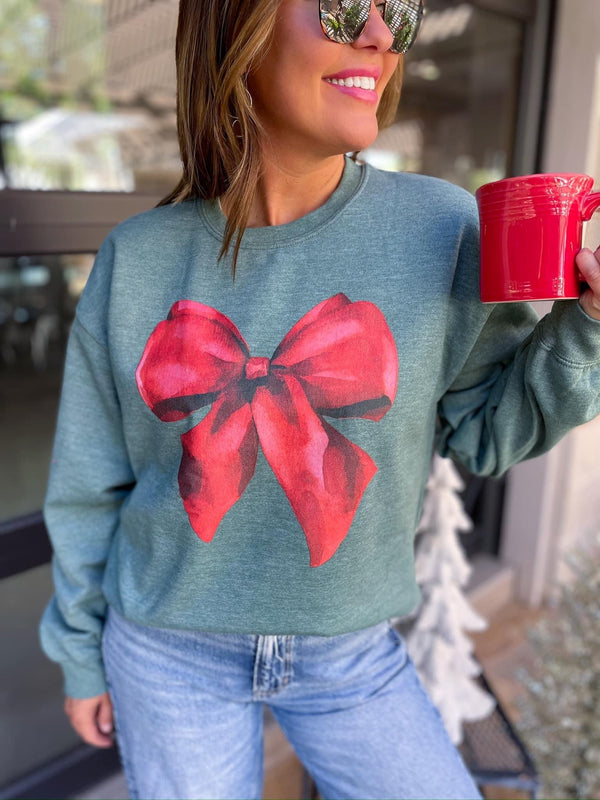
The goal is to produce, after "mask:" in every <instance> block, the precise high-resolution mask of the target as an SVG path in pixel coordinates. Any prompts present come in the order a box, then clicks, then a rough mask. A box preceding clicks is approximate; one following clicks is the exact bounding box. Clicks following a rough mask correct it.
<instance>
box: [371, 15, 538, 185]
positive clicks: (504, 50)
mask: <svg viewBox="0 0 600 800" xmlns="http://www.w3.org/2000/svg"><path fill="white" fill-rule="evenodd" d="M427 10H428V13H427V14H426V16H425V18H424V21H423V25H422V27H421V31H420V33H419V36H418V38H417V41H416V43H415V45H414V47H413V48H412V49H411V50H410V51H409V52H408V53H407V55H406V56H405V62H404V85H403V90H402V98H401V100H400V107H399V110H398V114H397V117H396V122H395V124H394V125H392V126H391V127H390V128H388V129H386V130H383V131H382V132H381V133H380V135H379V136H378V138H377V140H376V141H375V142H374V144H373V145H372V146H371V147H370V148H368V149H367V150H365V151H364V152H363V153H362V154H361V159H364V160H365V161H369V162H371V163H372V164H374V165H375V166H378V167H380V168H382V169H388V170H406V171H409V172H420V173H424V174H426V175H435V176H437V177H440V178H444V179H446V180H449V181H451V182H452V183H457V184H459V185H460V186H463V187H464V188H466V189H468V190H469V191H472V192H474V191H475V189H476V188H477V187H478V186H480V185H481V184H483V183H486V182H488V181H492V180H498V179H500V178H503V177H505V176H506V175H507V174H509V173H510V169H511V160H512V153H513V144H514V135H515V124H516V115H517V103H518V93H519V75H520V68H521V54H522V47H523V23H522V22H519V21H517V20H515V19H511V18H509V17H505V16H502V15H501V14H498V13H493V12H491V11H483V10H481V9H480V8H477V7H476V6H475V4H473V3H461V4H458V5H455V4H450V3H448V2H447V1H445V0H428V2H427Z"/></svg>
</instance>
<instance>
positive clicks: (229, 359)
mask: <svg viewBox="0 0 600 800" xmlns="http://www.w3.org/2000/svg"><path fill="white" fill-rule="evenodd" d="M397 379H398V356H397V353H396V345H395V343H394V339H393V337H392V333H391V331H390V329H389V327H388V324H387V322H386V320H385V317H384V316H383V314H382V313H381V311H380V310H379V309H378V308H377V306H375V305H374V304H373V303H368V302H357V303H352V302H350V300H348V298H347V297H346V296H345V295H343V294H337V295H335V296H334V297H331V298H329V300H324V301H323V302H322V303H319V305H317V306H315V307H314V308H313V309H312V310H311V311H309V312H308V313H307V314H305V315H304V316H303V317H302V319H300V320H299V321H298V322H297V323H296V324H295V325H294V326H293V327H292V329H291V330H290V332H289V333H288V334H287V335H286V336H285V337H284V338H283V340H282V341H281V343H280V344H279V346H278V347H277V349H276V350H275V353H274V354H273V357H272V358H271V359H268V358H261V357H254V356H250V351H249V349H248V345H247V344H246V342H245V341H244V338H243V337H242V335H241V333H240V332H239V331H238V329H237V328H236V326H235V325H234V324H233V322H231V320H230V319H228V317H226V316H225V315H224V314H221V313H220V312H219V311H216V310H215V309H214V308H210V306H205V305H202V304H201V303H196V302H194V301H192V300H181V301H179V302H178V303H175V304H174V305H173V307H172V308H171V311H170V312H169V316H168V317H167V319H166V320H164V321H163V322H159V324H158V325H157V326H156V328H155V329H154V331H153V332H152V334H151V335H150V338H149V339H148V343H147V344H146V348H145V350H144V353H143V355H142V358H141V361H140V363H139V365H138V368H137V370H136V381H137V385H138V389H139V391H140V394H141V396H142V398H143V399H144V402H145V403H146V404H147V406H148V407H149V408H150V409H151V410H152V411H153V412H154V414H156V415H157V416H158V417H159V418H160V419H161V420H163V421H164V422H172V421H174V420H180V419H183V418H184V417H186V416H187V415H188V414H190V413H191V412H192V411H194V410H196V409H198V408H201V407H202V406H206V405H209V404H212V407H211V409H210V411H209V412H208V414H207V415H206V416H205V417H204V419H202V421H201V422H200V423H199V424H198V425H195V426H194V427H193V428H192V429H191V430H190V431H188V432H187V433H184V434H183V435H182V436H181V442H182V445H183V456H182V459H181V465H180V468H179V489H180V493H181V497H182V499H183V504H184V507H185V510H186V511H187V514H188V516H189V519H190V524H191V526H192V528H193V529H194V530H195V531H196V533H197V534H198V536H199V537H200V538H201V539H203V540H204V541H206V542H209V541H210V540H211V539H212V538H213V536H214V534H215V531H216V530H217V528H218V526H219V523H220V522H221V520H222V518H223V516H224V515H225V514H226V513H227V511H229V509H230V508H231V506H232V505H234V503H236V502H237V501H238V500H239V498H240V497H241V496H242V494H243V493H244V490H245V489H246V486H247V485H248V482H249V481H250V479H251V478H252V475H253V474H254V470H255V467H256V459H257V455H258V444H259V442H260V446H261V447H262V450H263V453H264V455H265V458H266V459H267V461H268V462H269V465H270V467H271V469H272V470H273V472H274V473H275V476H276V478H277V480H278V481H279V483H280V485H281V487H282V489H283V491H284V492H285V494H286V496H287V498H288V500H289V502H290V505H291V506H292V509H293V511H294V513H295V515H296V517H297V518H298V521H299V523H300V525H301V526H302V530H303V531H304V534H305V536H306V539H307V542H308V548H309V551H310V565H311V567H316V566H320V565H321V564H323V563H324V562H325V561H327V560H328V559H329V558H331V556H332V555H333V554H334V553H335V551H336V550H337V548H338V547H339V545H340V543H341V542H342V540H343V539H344V537H345V536H346V534H347V532H348V529H349V528H350V525H351V524H352V520H353V518H354V514H355V512H356V509H357V508H358V504H359V503H360V500H361V498H362V495H363V492H364V490H365V488H366V486H367V484H368V483H369V481H370V480H371V478H372V477H373V475H374V474H375V473H376V472H377V467H376V465H375V463H374V462H373V460H372V459H371V458H370V456H369V455H368V454H367V453H365V452H364V451H363V450H361V449H360V447H357V446H356V445H355V444H353V443H352V442H351V441H349V440H348V439H346V438H345V437H344V436H342V434H341V433H339V432H338V431H337V430H336V429H335V428H334V427H333V426H331V425H330V424H329V423H327V422H325V420H324V419H323V415H326V416H329V417H363V418H365V419H372V420H380V419H381V418H382V417H383V416H384V414H385V413H386V412H387V411H388V409H389V408H390V407H391V405H392V403H393V402H394V397H395V395H396V383H397Z"/></svg>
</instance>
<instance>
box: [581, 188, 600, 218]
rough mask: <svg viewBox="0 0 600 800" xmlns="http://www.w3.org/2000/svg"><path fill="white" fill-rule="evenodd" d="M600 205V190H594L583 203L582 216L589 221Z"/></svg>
mask: <svg viewBox="0 0 600 800" xmlns="http://www.w3.org/2000/svg"><path fill="white" fill-rule="evenodd" d="M599 207H600V192H593V193H592V194H588V196H587V197H584V199H583V203H582V204H581V218H582V219H583V221H584V222H587V221H588V220H589V219H591V218H592V214H593V213H594V211H595V210H596V209H597V208H599Z"/></svg>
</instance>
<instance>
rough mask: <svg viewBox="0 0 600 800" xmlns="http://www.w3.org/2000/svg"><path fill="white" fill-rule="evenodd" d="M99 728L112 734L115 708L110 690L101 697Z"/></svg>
mask: <svg viewBox="0 0 600 800" xmlns="http://www.w3.org/2000/svg"><path fill="white" fill-rule="evenodd" d="M97 723H98V728H99V729H100V731H101V732H102V733H105V734H111V733H112V731H113V725H114V722H113V708H112V703H111V701H110V695H109V694H108V692H107V693H106V694H103V695H102V697H101V698H100V706H99V708H98V718H97Z"/></svg>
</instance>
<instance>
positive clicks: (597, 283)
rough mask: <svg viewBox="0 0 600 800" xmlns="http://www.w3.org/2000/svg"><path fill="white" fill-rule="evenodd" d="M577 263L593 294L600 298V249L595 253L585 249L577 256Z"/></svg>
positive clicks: (587, 248)
mask: <svg viewBox="0 0 600 800" xmlns="http://www.w3.org/2000/svg"><path fill="white" fill-rule="evenodd" d="M575 263H576V264H577V267H578V269H579V271H580V272H581V275H582V277H583V279H584V280H585V281H586V283H587V284H588V285H589V287H590V289H591V290H592V292H593V293H594V294H595V295H598V297H600V247H599V248H598V249H597V250H596V252H595V253H592V251H591V250H590V249H589V247H584V249H583V250H580V251H579V252H578V253H577V255H576V256H575Z"/></svg>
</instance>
